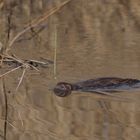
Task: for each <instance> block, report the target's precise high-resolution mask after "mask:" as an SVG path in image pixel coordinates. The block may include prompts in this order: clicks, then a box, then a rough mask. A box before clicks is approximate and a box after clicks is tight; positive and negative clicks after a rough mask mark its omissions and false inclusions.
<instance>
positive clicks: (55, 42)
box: [54, 25, 57, 79]
mask: <svg viewBox="0 0 140 140" xmlns="http://www.w3.org/2000/svg"><path fill="white" fill-rule="evenodd" d="M56 59H57V27H56V25H55V32H54V79H56V66H57V64H56Z"/></svg>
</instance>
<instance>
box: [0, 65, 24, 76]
mask: <svg viewBox="0 0 140 140" xmlns="http://www.w3.org/2000/svg"><path fill="white" fill-rule="evenodd" d="M21 67H22V65H21V66H18V67H16V68H14V69H12V70H9V71H7V72H5V73H4V74H1V75H0V78H1V77H3V76H5V75H7V74H9V73H11V72H13V71H15V70H17V69H19V68H21Z"/></svg>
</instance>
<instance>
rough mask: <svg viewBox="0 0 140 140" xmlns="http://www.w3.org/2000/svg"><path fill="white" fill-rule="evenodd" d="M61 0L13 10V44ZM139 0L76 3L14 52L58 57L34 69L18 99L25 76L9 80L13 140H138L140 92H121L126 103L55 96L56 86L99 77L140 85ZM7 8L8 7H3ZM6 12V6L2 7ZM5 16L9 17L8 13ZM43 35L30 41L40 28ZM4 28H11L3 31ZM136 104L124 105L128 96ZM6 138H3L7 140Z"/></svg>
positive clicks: (24, 55)
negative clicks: (26, 27) (130, 80)
mask: <svg viewBox="0 0 140 140" xmlns="http://www.w3.org/2000/svg"><path fill="white" fill-rule="evenodd" d="M61 2H63V1H62V0H59V1H58V2H55V1H53V0H52V1H50V0H48V1H43V0H42V1H41V0H40V1H35V2H34V4H32V3H31V2H28V1H25V2H22V3H20V4H19V2H16V4H15V5H14V4H13V5H12V6H13V7H12V11H13V13H14V14H13V15H12V17H11V23H12V24H11V26H12V29H11V31H10V38H12V37H14V36H15V34H16V33H18V32H19V31H21V30H22V29H23V25H25V24H26V23H28V22H29V21H30V20H31V19H33V18H35V17H38V16H40V15H41V14H42V13H43V12H44V11H46V10H49V9H51V8H53V7H54V6H55V5H59V4H60V3H61ZM139 4H140V3H139V1H138V0H135V1H134V0H129V1H125V0H123V1H120V0H112V1H109V0H98V1H95V0H86V1H84V0H77V1H72V2H70V3H69V4H68V5H67V6H65V7H63V8H62V9H61V10H60V11H59V12H58V13H57V14H55V15H53V16H51V17H50V18H49V19H48V21H47V22H45V23H43V25H45V27H44V26H43V28H42V26H39V27H38V28H36V29H34V30H32V31H29V32H28V33H27V34H25V35H24V36H22V37H21V38H20V40H19V41H17V42H16V43H15V44H14V46H13V48H12V52H13V53H15V54H16V55H17V56H18V57H20V58H25V59H37V60H39V59H40V57H43V58H49V59H51V60H53V59H54V54H55V53H54V52H55V51H56V64H55V70H54V66H50V67H49V68H48V69H40V74H37V72H36V71H33V70H28V71H27V72H26V75H25V77H24V80H23V82H22V84H21V86H20V88H19V89H18V92H16V93H15V88H16V86H17V84H18V80H19V78H20V76H21V74H22V70H18V71H15V72H13V73H11V74H10V75H8V76H7V77H5V79H4V80H5V81H4V82H5V86H6V93H7V96H8V117H7V120H8V121H7V127H6V136H7V140H9V139H10V140H93V139H94V140H118V139H119V140H132V139H133V140H139V139H140V109H139V108H140V103H139V98H140V92H139V91H135V92H134V91H130V92H124V93H122V92H121V93H117V95H118V96H121V98H122V99H117V98H114V97H106V96H99V95H97V94H93V93H92V94H90V93H80V92H73V94H72V95H71V96H68V97H66V98H60V97H57V96H55V95H54V94H53V92H52V90H51V89H52V88H53V87H54V86H55V84H56V83H57V82H60V81H66V82H78V81H82V80H86V79H90V78H97V77H110V76H113V77H114V76H115V77H123V78H137V79H140V72H139V70H140V49H139V44H140V21H139V19H140V11H139ZM5 5H6V6H5ZM5 5H4V4H3V5H2V4H1V5H0V6H1V7H2V10H1V13H2V15H1V17H2V19H3V20H1V23H0V24H1V25H2V27H3V28H1V33H0V37H1V42H2V43H4V42H5V38H6V37H7V32H6V31H7V30H6V29H7V24H8V23H7V18H6V16H5V14H7V13H9V9H10V8H7V7H10V6H9V5H11V4H9V3H8V2H7V3H6V4H5ZM4 6H5V8H4ZM5 10H7V11H6V12H4V11H5ZM40 28H41V29H42V30H41V31H40V32H39V33H37V35H35V36H34V37H33V38H32V39H29V38H30V37H32V36H33V35H34V34H35V33H36V32H38V30H39V29H40ZM4 29H5V30H4ZM0 96H1V101H0V103H1V111H0V115H1V123H2V124H3V125H1V127H0V134H1V135H3V134H4V120H3V119H4V114H5V113H4V112H5V102H4V95H3V90H2V83H1V95H0ZM126 97H127V98H130V100H126V99H124V98H126ZM1 139H3V138H1Z"/></svg>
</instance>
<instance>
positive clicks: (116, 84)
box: [54, 77, 140, 97]
mask: <svg viewBox="0 0 140 140" xmlns="http://www.w3.org/2000/svg"><path fill="white" fill-rule="evenodd" d="M133 88H140V80H138V79H129V78H128V79H125V78H117V77H104V78H97V79H90V80H86V81H82V82H78V83H73V84H71V83H66V82H59V83H57V85H56V87H55V88H54V93H55V94H56V95H57V96H60V97H65V96H68V95H70V94H71V92H72V91H83V92H97V93H102V92H104V91H105V92H109V91H110V92H113V91H121V90H129V89H133Z"/></svg>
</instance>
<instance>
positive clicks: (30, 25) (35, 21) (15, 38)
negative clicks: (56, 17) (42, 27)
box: [6, 0, 71, 52]
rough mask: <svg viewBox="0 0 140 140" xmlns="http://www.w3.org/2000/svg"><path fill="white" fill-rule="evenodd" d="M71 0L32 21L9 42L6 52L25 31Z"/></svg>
mask: <svg viewBox="0 0 140 140" xmlns="http://www.w3.org/2000/svg"><path fill="white" fill-rule="evenodd" d="M70 1H71V0H67V1H65V2H63V3H62V4H60V5H59V6H57V7H55V8H54V9H52V10H51V11H50V12H49V13H48V12H47V13H46V14H45V15H44V16H43V17H41V18H40V19H37V20H34V21H33V22H31V23H30V24H29V25H28V26H27V27H26V28H25V29H24V30H22V31H21V32H19V33H18V34H17V35H16V36H15V37H14V38H13V39H12V40H11V41H10V43H9V46H8V47H9V48H7V50H6V52H8V51H9V50H10V48H11V47H12V45H13V44H14V42H15V41H16V40H17V39H18V38H19V37H20V36H21V35H23V34H24V33H25V32H27V31H28V30H30V29H31V28H34V27H36V26H37V25H38V24H40V23H42V22H44V21H45V20H46V19H47V18H48V17H50V16H51V15H53V14H54V13H56V12H58V11H59V10H60V9H61V8H62V7H63V6H65V5H66V4H68V3H69V2H70Z"/></svg>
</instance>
